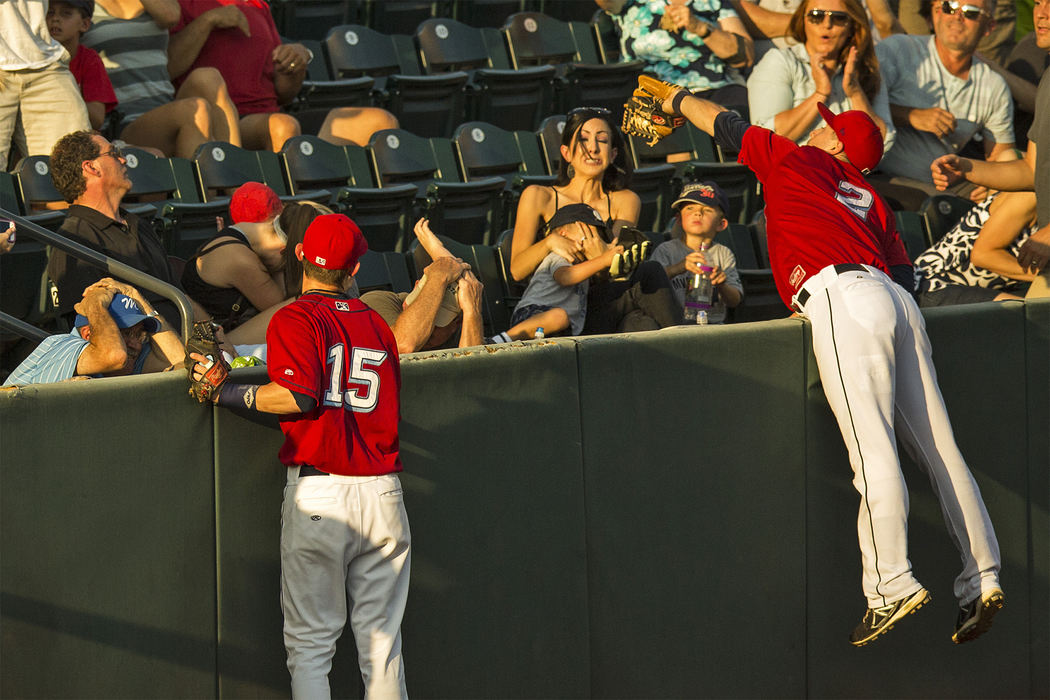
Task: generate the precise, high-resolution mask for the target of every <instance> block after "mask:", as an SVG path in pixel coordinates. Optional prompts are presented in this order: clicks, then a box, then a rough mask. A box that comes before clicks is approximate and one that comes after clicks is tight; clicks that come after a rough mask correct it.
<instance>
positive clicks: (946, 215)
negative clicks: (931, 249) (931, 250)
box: [919, 194, 974, 245]
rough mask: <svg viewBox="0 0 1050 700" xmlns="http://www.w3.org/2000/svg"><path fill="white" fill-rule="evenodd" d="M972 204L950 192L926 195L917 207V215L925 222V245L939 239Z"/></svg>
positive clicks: (957, 221)
mask: <svg viewBox="0 0 1050 700" xmlns="http://www.w3.org/2000/svg"><path fill="white" fill-rule="evenodd" d="M973 206H974V203H973V202H971V201H970V200H968V199H963V198H962V197H956V196H955V195H952V194H935V195H933V196H932V197H927V198H926V201H925V202H923V203H922V206H920V207H919V215H920V216H921V217H922V220H923V221H924V222H925V224H926V236H927V238H926V242H927V245H933V244H934V243H936V242H937V241H939V240H941V238H942V237H943V236H944V234H946V233H948V231H950V230H951V228H952V227H953V226H955V224H957V223H959V220H960V219H962V218H963V216H964V215H965V214H966V212H968V211H970V209H972V208H973Z"/></svg>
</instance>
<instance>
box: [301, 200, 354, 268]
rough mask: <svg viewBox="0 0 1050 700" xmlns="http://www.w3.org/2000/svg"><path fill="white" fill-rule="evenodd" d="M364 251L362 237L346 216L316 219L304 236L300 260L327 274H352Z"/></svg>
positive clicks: (327, 216) (326, 216)
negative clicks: (329, 271)
mask: <svg viewBox="0 0 1050 700" xmlns="http://www.w3.org/2000/svg"><path fill="white" fill-rule="evenodd" d="M367 250H368V242H367V241H366V240H365V236H364V234H363V233H361V229H360V228H359V227H358V225H357V224H355V223H354V222H353V220H351V218H350V217H349V216H347V215H346V214H325V215H324V216H319V217H317V218H316V219H314V220H313V221H312V222H311V223H310V226H309V227H307V229H306V233H305V234H303V259H304V260H306V261H308V262H310V263H312V264H314V265H317V266H318V267H323V268H324V269H326V270H352V269H353V267H354V265H356V264H357V261H358V260H360V259H361V256H362V255H364V254H365V252H366V251H367Z"/></svg>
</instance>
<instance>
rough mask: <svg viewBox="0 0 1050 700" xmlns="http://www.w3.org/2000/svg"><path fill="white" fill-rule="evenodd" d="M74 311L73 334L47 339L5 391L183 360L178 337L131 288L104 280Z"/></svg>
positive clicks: (153, 368) (142, 370)
mask: <svg viewBox="0 0 1050 700" xmlns="http://www.w3.org/2000/svg"><path fill="white" fill-rule="evenodd" d="M74 309H75V310H76V312H77V317H76V321H75V323H74V326H75V327H74V328H73V330H72V331H71V332H69V333H67V334H59V335H53V336H50V337H48V338H45V339H44V340H43V341H42V342H41V343H40V345H38V346H37V348H36V350H34V351H33V352H32V353H31V354H30V355H29V357H27V358H26V359H25V360H24V361H23V362H22V364H20V365H19V366H18V367H16V368H15V371H14V372H12V373H11V375H10V376H9V377H8V378H7V381H5V382H4V386H13V385H16V384H47V383H51V382H61V381H64V380H66V379H72V378H74V377H117V376H122V375H127V374H144V373H147V372H161V371H163V370H166V369H168V368H169V367H171V366H172V365H175V364H181V363H182V361H183V359H184V357H185V349H184V348H183V345H182V341H181V340H180V339H179V336H178V334H177V333H175V331H174V330H173V329H172V328H171V326H169V325H168V323H167V321H165V320H164V317H163V316H160V315H158V314H157V312H156V311H154V310H153V307H152V306H151V305H150V303H149V302H148V301H146V300H145V299H144V298H143V296H142V294H140V293H139V291H138V290H137V289H135V288H134V287H132V286H131V285H129V284H122V283H120V282H117V281H116V280H114V279H111V278H108V277H107V278H104V279H101V280H99V281H98V282H96V283H95V284H93V285H91V286H90V287H88V288H87V289H85V290H84V298H83V299H81V300H80V301H79V302H78V303H77V304H76V306H75V307H74Z"/></svg>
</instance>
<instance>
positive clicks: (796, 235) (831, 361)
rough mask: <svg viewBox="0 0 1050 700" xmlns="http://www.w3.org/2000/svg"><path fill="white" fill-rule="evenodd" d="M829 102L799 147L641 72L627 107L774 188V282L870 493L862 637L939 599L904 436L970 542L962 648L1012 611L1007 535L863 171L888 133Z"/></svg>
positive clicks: (958, 588) (770, 204) (865, 493)
mask: <svg viewBox="0 0 1050 700" xmlns="http://www.w3.org/2000/svg"><path fill="white" fill-rule="evenodd" d="M818 106H819V108H820V113H821V116H823V118H824V121H825V122H827V126H824V127H821V128H819V129H815V130H814V131H813V132H812V133H811V134H810V137H809V142H808V143H807V144H806V145H805V146H797V145H795V144H794V143H793V142H792V141H790V140H788V139H786V138H784V137H782V136H778V135H777V134H775V133H773V132H772V131H769V130H768V129H763V128H761V127H757V126H751V125H750V124H748V123H747V122H746V121H745V120H744V119H742V118H741V117H740V116H739V115H738V114H736V113H735V112H730V111H727V110H726V109H725V108H723V107H721V106H719V105H717V104H715V103H713V102H709V101H707V100H702V99H699V98H696V97H693V96H692V95H691V94H690V93H689V92H688V91H687V90H684V89H682V88H680V87H679V86H677V85H672V84H669V83H664V82H661V81H658V80H655V79H653V78H649V77H648V76H642V77H640V78H639V80H638V89H637V90H635V92H634V95H633V96H632V97H631V99H630V101H629V102H628V103H627V105H625V107H626V111H625V113H624V131H625V132H628V133H633V134H636V135H640V136H646V137H649V138H653V137H654V136H655V137H657V138H659V137H662V136H664V135H666V134H667V133H670V131H671V128H670V127H669V126H667V123H668V119H667V117H666V116H665V115H672V116H684V117H685V118H686V119H688V120H689V121H691V122H692V123H693V124H694V125H696V126H697V127H698V128H700V129H702V130H704V131H706V132H707V133H708V134H711V135H712V136H714V138H715V140H716V141H718V143H719V144H720V145H721V146H722V147H723V148H732V149H735V150H737V151H739V153H740V155H739V161H740V162H741V163H743V164H745V165H747V166H748V167H749V168H751V170H753V171H754V173H755V175H756V176H757V177H758V179H759V181H760V182H761V183H762V185H763V191H764V194H765V201H766V227H767V236H768V241H769V260H770V265H771V266H772V268H773V278H774V281H775V283H776V286H777V290H778V291H779V293H780V296H781V298H782V299H783V301H784V303H785V304H786V305H787V306H788V307H790V308H791V309H794V310H795V311H797V312H798V313H799V314H801V315H803V316H805V317H806V318H808V319H809V321H810V323H811V325H812V332H813V354H814V355H815V356H816V361H817V367H818V369H819V370H820V378H821V382H822V384H823V385H824V393H825V395H826V396H827V399H828V403H829V404H830V406H831V410H832V411H833V412H834V414H835V418H836V419H837V421H838V424H839V430H840V431H841V432H842V437H843V440H845V442H846V447H847V449H848V451H849V459H850V465H851V466H852V467H853V472H854V479H853V485H854V486H855V487H856V489H857V491H859V492H860V514H859V516H858V519H857V534H858V537H859V540H860V550H861V560H862V564H863V567H864V576H863V589H864V595H865V597H866V598H867V600H868V609H867V611H866V612H865V614H864V618H863V619H862V620H861V622H860V624H858V625H857V627H856V628H855V629H854V630H853V632H852V633H851V634H850V636H849V640H850V643H852V644H853V645H855V646H863V645H865V644H867V643H868V642H870V641H872V640H873V639H875V638H876V637H878V636H880V635H882V634H884V633H885V632H887V631H889V630H890V629H891V628H892V627H893V625H895V624H896V623H897V622H898V621H900V620H901V619H902V618H904V617H905V616H907V615H909V614H911V613H913V612H915V611H917V610H918V609H919V608H921V607H922V606H923V605H925V604H926V603H927V602H928V601H929V600H930V594H929V592H928V591H927V590H926V589H925V588H923V586H922V584H921V583H919V582H918V581H917V580H916V578H915V576H914V575H913V574H912V570H911V563H910V562H909V560H908V541H907V519H908V491H907V486H906V484H905V482H904V476H903V474H902V473H901V468H900V462H899V460H898V456H897V447H896V445H897V442H896V439H897V438H898V437H899V438H900V439H901V440H903V441H904V442H905V443H907V444H908V445H909V446H910V447H912V448H914V450H913V451H914V453H915V454H916V455H919V456H920V457H921V459H920V462H921V464H922V466H923V468H924V469H925V470H926V471H927V472H928V474H929V476H930V479H931V480H932V481H933V484H934V491H935V492H936V494H937V497H938V498H939V500H940V503H941V509H942V510H943V511H944V516H945V522H946V523H947V526H948V529H949V530H950V531H951V535H952V540H953V541H954V542H955V543H956V544H957V546H958V547H959V549H960V554H961V556H962V560H963V570H962V572H961V573H960V574H959V576H958V577H957V578H956V579H955V597H956V598H957V599H958V601H959V605H960V611H959V617H958V620H957V622H956V625H955V632H954V634H953V635H952V641H954V642H955V643H956V644H961V643H963V642H968V641H971V640H973V639H976V638H977V637H979V636H980V635H981V634H983V633H984V632H986V631H987V630H988V628H989V627H990V626H991V624H992V619H993V618H994V616H995V614H996V613H997V612H998V611H999V610H1000V609H1002V607H1003V603H1004V596H1003V591H1002V588H1000V586H999V568H1000V557H999V544H998V542H997V541H996V538H995V532H994V531H993V529H992V523H991V520H990V519H989V517H988V511H987V510H986V508H985V505H984V501H983V500H982V498H981V493H980V490H979V489H978V488H977V483H976V482H975V481H974V478H973V475H972V474H971V473H970V470H969V468H968V467H967V466H966V462H965V461H964V459H963V456H962V454H961V453H960V452H959V448H958V447H957V446H956V444H955V437H954V435H953V433H952V428H951V424H950V422H949V420H948V413H947V411H946V410H945V406H944V399H943V398H942V397H941V391H940V388H939V387H938V385H937V375H936V372H935V371H934V366H933V360H932V358H931V355H930V341H929V339H928V338H927V336H926V327H925V324H924V322H923V318H922V315H921V314H920V312H919V307H918V305H917V304H916V303H915V301H914V299H913V298H912V296H911V293H910V290H911V288H912V286H913V284H912V280H913V277H912V267H911V263H910V262H909V260H908V256H907V253H906V252H905V250H904V245H903V244H902V242H901V240H900V236H899V235H898V234H897V230H896V225H895V222H894V218H893V212H892V211H890V209H889V207H888V206H887V205H886V203H885V202H884V201H883V200H882V198H881V197H879V195H878V194H876V193H875V192H874V191H873V190H872V189H871V188H870V187H869V186H868V183H867V182H866V181H865V179H864V174H863V173H865V172H867V171H868V170H871V169H872V168H874V167H875V166H876V165H877V164H878V162H879V160H880V159H881V158H882V134H881V133H880V132H879V129H878V128H877V127H876V126H875V124H874V123H873V122H872V120H871V119H870V118H869V117H868V116H867V115H866V114H864V113H863V112H859V111H848V112H843V113H841V114H837V115H836V114H833V113H832V112H831V111H830V110H828V109H827V107H825V106H824V105H823V104H820V105H818ZM653 115H655V116H656V118H655V119H651V118H650V117H651V116H653ZM894 280H898V281H899V282H900V283H901V284H903V285H904V286H903V287H902V286H901V284H898V283H896V282H894Z"/></svg>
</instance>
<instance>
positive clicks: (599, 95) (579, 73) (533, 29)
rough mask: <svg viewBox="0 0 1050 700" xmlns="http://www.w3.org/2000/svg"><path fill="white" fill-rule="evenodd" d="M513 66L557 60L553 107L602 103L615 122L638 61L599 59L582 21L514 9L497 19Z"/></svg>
mask: <svg viewBox="0 0 1050 700" xmlns="http://www.w3.org/2000/svg"><path fill="white" fill-rule="evenodd" d="M503 34H504V36H505V37H506V39H507V48H508V51H509V53H510V57H511V65H512V66H513V67H514V68H521V67H523V66H534V65H557V66H558V73H559V78H560V81H559V82H558V83H557V84H556V85H557V86H558V88H559V89H558V94H557V95H556V102H555V106H556V108H559V109H560V111H565V112H567V111H569V110H570V109H573V108H574V107H581V106H595V107H605V108H606V109H608V110H609V111H610V112H612V113H613V115H614V117H613V119H614V121H615V122H617V123H619V122H620V120H621V119H622V117H623V103H624V101H625V99H626V96H628V95H630V94H631V91H632V90H633V89H634V87H635V84H636V82H637V78H638V75H640V74H641V72H642V69H643V67H644V64H643V62H642V61H640V60H637V61H629V62H626V63H613V64H607V65H603V64H601V63H599V59H598V49H597V46H596V43H595V39H594V32H593V30H592V29H591V28H590V26H589V25H588V24H586V23H583V22H563V21H561V20H557V19H554V18H553V17H549V16H547V15H545V14H543V13H541V12H519V13H516V14H514V15H511V16H510V17H508V18H507V22H506V24H504V25H503Z"/></svg>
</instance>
